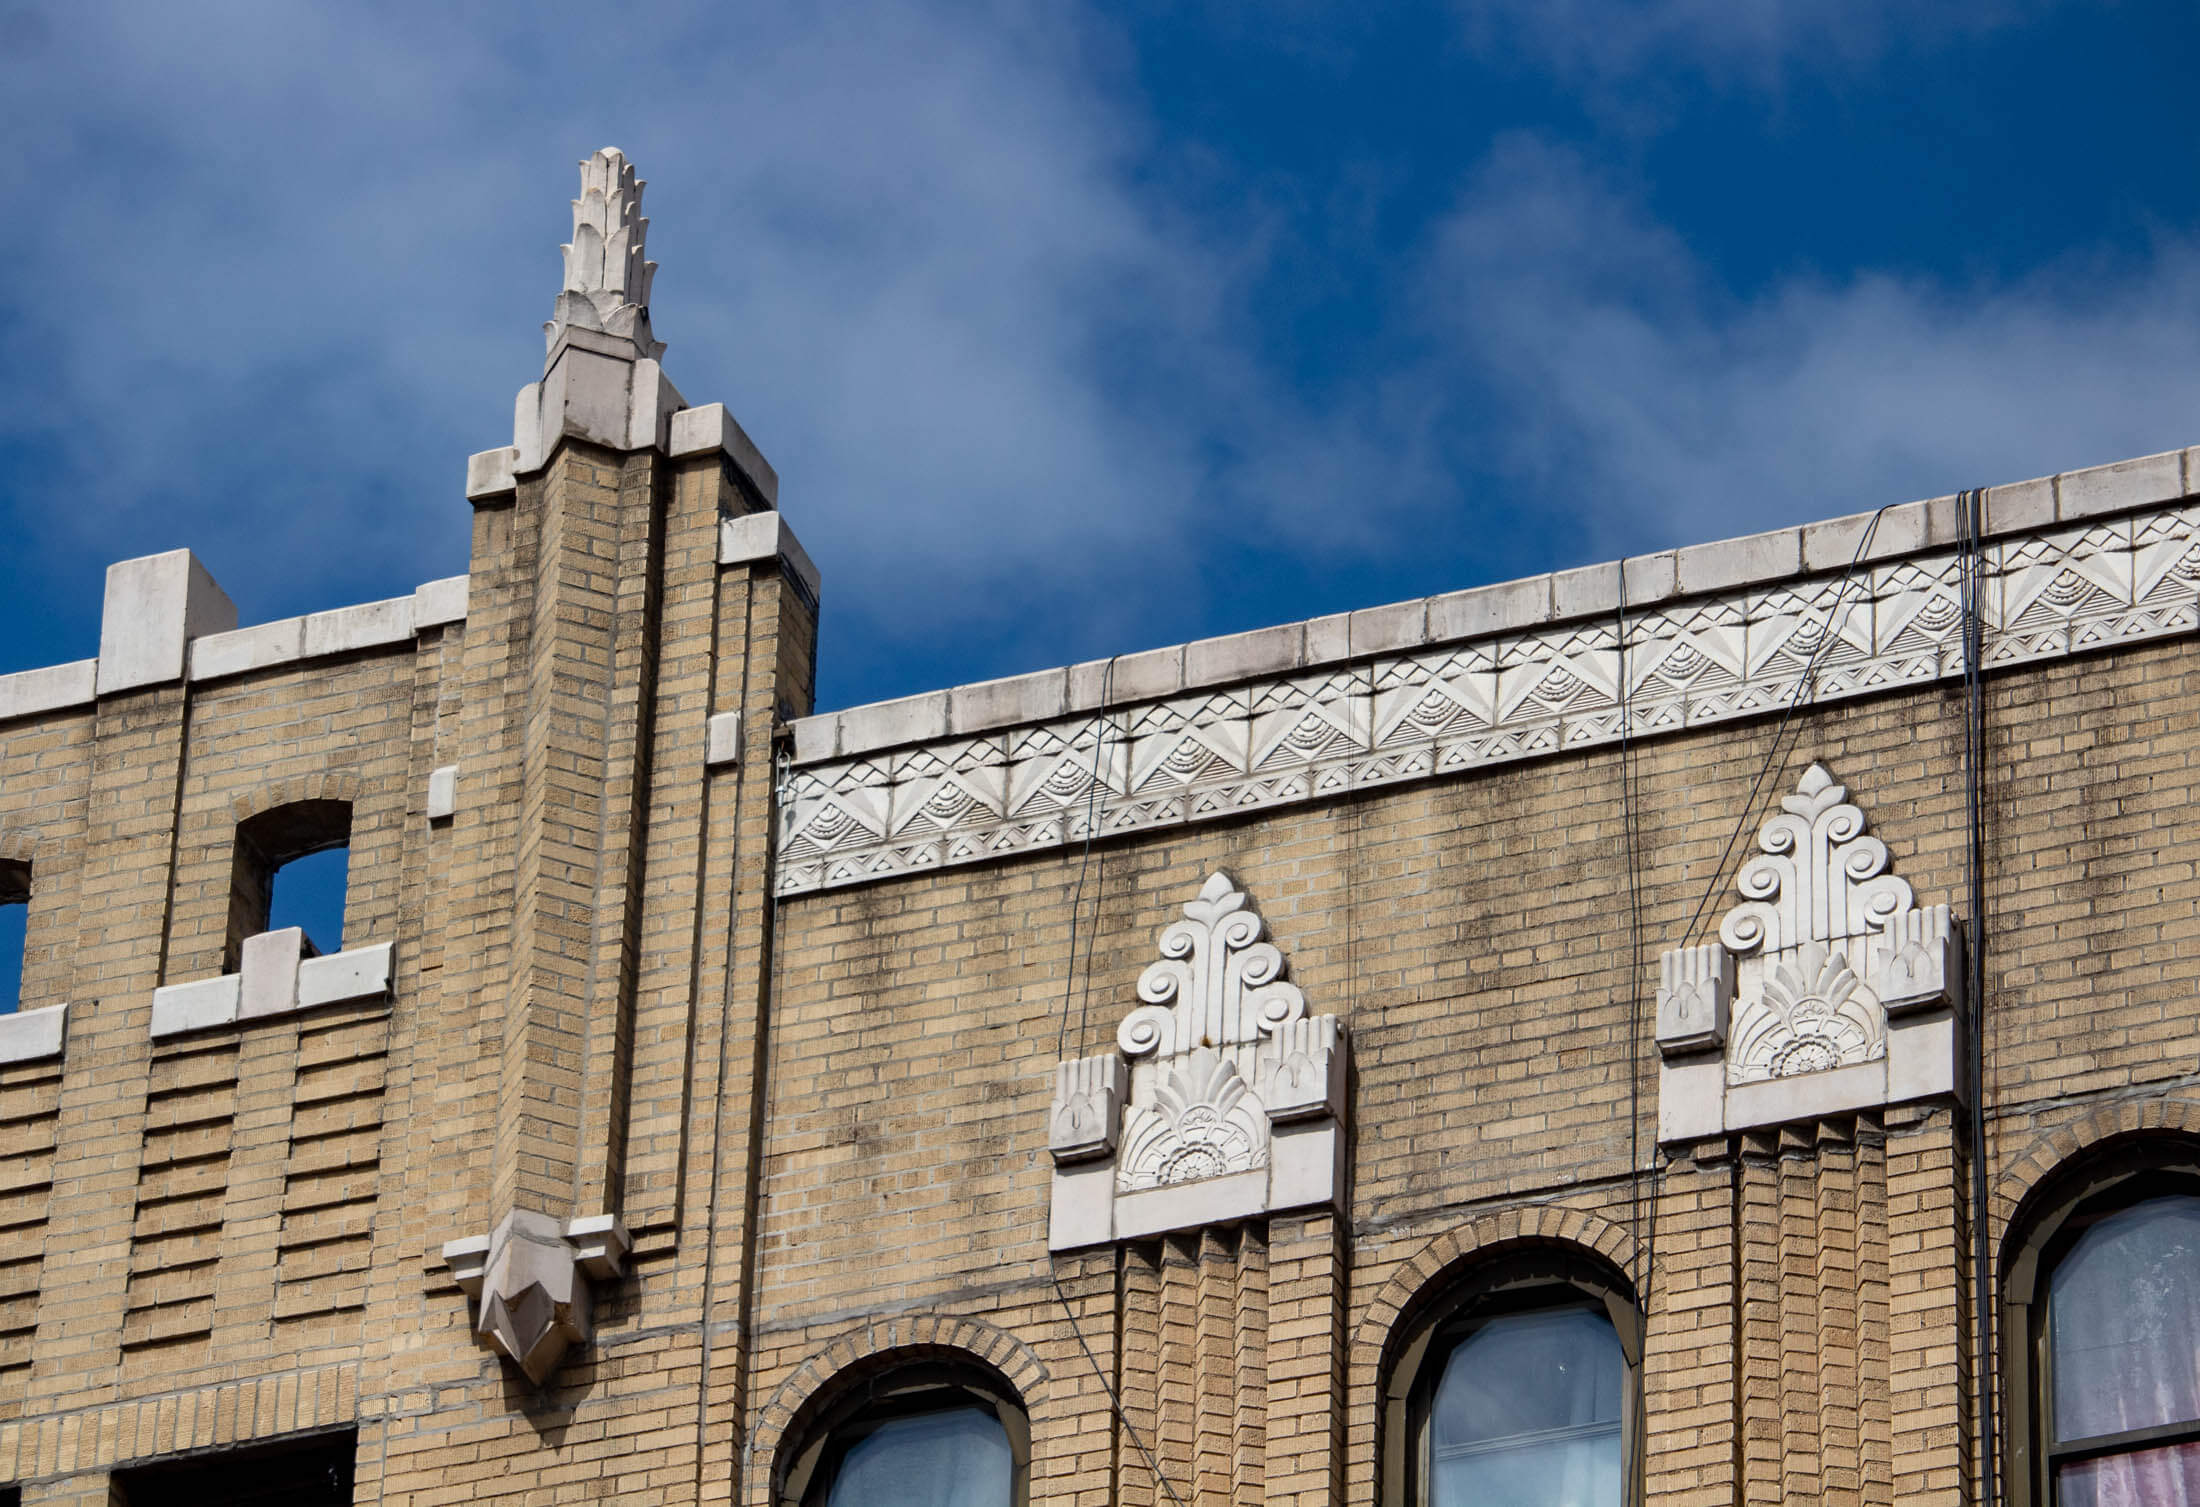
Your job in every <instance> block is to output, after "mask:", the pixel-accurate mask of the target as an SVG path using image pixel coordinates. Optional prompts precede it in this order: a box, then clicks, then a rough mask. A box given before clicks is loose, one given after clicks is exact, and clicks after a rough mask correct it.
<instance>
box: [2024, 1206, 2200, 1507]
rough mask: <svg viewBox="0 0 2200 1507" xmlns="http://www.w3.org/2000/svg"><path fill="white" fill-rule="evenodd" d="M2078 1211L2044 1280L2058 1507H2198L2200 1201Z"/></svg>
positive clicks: (2049, 1442) (2047, 1432) (2051, 1470)
mask: <svg viewBox="0 0 2200 1507" xmlns="http://www.w3.org/2000/svg"><path fill="white" fill-rule="evenodd" d="M2137 1191H2138V1192H2139V1194H2140V1196H2138V1197H2136V1198H2134V1197H2132V1196H2131V1194H2130V1192H2129V1191H2127V1192H2126V1193H2125V1194H2124V1196H2123V1197H2122V1198H2121V1199H2119V1200H2117V1201H2114V1202H2109V1203H2106V1204H2105V1205H2101V1206H2096V1207H2092V1208H2087V1207H2081V1208H2080V1209H2079V1210H2078V1211H2077V1212H2076V1213H2075V1214H2074V1215H2073V1216H2072V1217H2071V1218H2070V1220H2069V1221H2068V1223H2067V1224H2066V1225H2064V1227H2063V1229H2062V1231H2061V1233H2060V1236H2059V1238H2058V1239H2057V1242H2056V1245H2057V1247H2058V1249H2057V1250H2056V1252H2055V1254H2054V1256H2053V1260H2052V1264H2051V1265H2050V1266H2049V1268H2048V1274H2047V1280H2046V1299H2047V1301H2046V1312H2045V1317H2044V1325H2043V1328H2044V1336H2043V1338H2044V1343H2043V1344H2042V1346H2041V1351H2042V1357H2043V1361H2044V1365H2043V1370H2044V1373H2045V1374H2044V1376H2043V1378H2042V1381H2043V1383H2044V1385H2043V1386H2042V1387H2041V1389H2040V1390H2041V1392H2042V1394H2043V1396H2042V1405H2043V1411H2044V1413H2045V1418H2044V1419H2043V1423H2044V1425H2045V1426H2044V1428H2043V1430H2042V1433H2043V1434H2044V1436H2045V1437H2044V1440H2043V1442H2044V1444H2045V1446H2046V1456H2047V1459H2046V1465H2047V1471H2048V1476H2049V1479H2050V1481H2051V1483H2052V1492H2053V1498H2054V1500H2055V1502H2056V1503H2057V1504H2059V1507H2142V1504H2143V1507H2200V1191H2196V1190H2195V1189H2193V1188H2192V1187H2190V1186H2182V1187H2175V1188H2165V1187H2164V1186H2162V1185H2161V1184H2159V1183H2155V1184H2152V1185H2142V1187H2141V1188H2140V1189H2139V1190H2137Z"/></svg>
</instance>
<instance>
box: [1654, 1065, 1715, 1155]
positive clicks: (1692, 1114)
mask: <svg viewBox="0 0 2200 1507" xmlns="http://www.w3.org/2000/svg"><path fill="white" fill-rule="evenodd" d="M1725 1115H1726V1060H1725V1059H1724V1058H1723V1057H1720V1056H1719V1055H1718V1054H1716V1053H1708V1054H1701V1055H1698V1056H1696V1057H1693V1058H1687V1059H1682V1060H1675V1061H1667V1062H1664V1063H1661V1064H1659V1067H1658V1140H1659V1142H1660V1143H1661V1144H1667V1145H1669V1144H1671V1143H1672V1142H1674V1141H1692V1140H1696V1139H1698V1138H1699V1137H1703V1136H1715V1135H1718V1134H1720V1133H1721V1132H1722V1131H1723V1130H1724V1129H1725V1124H1726V1122H1725Z"/></svg>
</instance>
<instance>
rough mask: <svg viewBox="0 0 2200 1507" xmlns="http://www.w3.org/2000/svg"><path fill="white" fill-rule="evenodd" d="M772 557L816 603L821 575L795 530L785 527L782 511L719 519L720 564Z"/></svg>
mask: <svg viewBox="0 0 2200 1507" xmlns="http://www.w3.org/2000/svg"><path fill="white" fill-rule="evenodd" d="M774 559H776V560H777V561H778V562H779V564H780V566H781V567H782V568H783V569H785V570H786V571H787V573H788V574H790V575H792V576H793V577H794V578H795V579H796V580H798V581H800V582H801V583H802V589H803V590H805V591H807V592H808V593H809V594H810V600H811V601H813V602H815V601H816V600H817V598H818V589H819V586H820V585H821V583H822V581H823V577H821V576H820V575H819V574H818V571H817V566H816V564H815V563H814V562H813V561H812V560H811V559H810V552H809V551H808V550H806V549H804V548H803V547H802V541H801V540H800V539H797V538H796V537H795V536H794V530H793V529H792V528H791V527H789V526H788V523H787V520H786V517H785V516H784V515H783V514H780V513H775V512H765V513H747V514H744V515H742V516H741V517H739V518H721V519H719V520H718V563H719V564H720V565H748V564H751V563H753V562H755V561H758V560H774Z"/></svg>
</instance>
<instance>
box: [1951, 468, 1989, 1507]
mask: <svg viewBox="0 0 2200 1507" xmlns="http://www.w3.org/2000/svg"><path fill="white" fill-rule="evenodd" d="M1984 501H1985V493H1984V491H1983V490H1981V489H1979V488H1976V487H1974V488H1972V489H1971V490H1969V491H1967V492H1963V493H1960V494H1959V495H1958V496H1957V498H1956V527H1957V536H1958V541H1959V549H1958V559H1959V561H1960V563H1961V581H1962V589H1963V798H1964V808H1965V810H1964V814H1965V817H1966V822H1967V830H1968V834H1969V841H1968V843H1967V844H1966V851H1965V858H1966V860H1967V862H1966V867H1967V869H1968V871H1969V872H1968V874H1967V876H1966V877H1967V878H1968V880H1969V890H1970V906H1971V936H1970V937H1969V938H1967V939H1966V940H1968V941H1969V942H1970V943H1971V945H1970V947H1969V948H1968V949H1967V950H1966V951H1967V954H1968V957H1967V963H1968V970H1967V971H1968V974H1969V977H1968V978H1967V979H1966V981H1965V982H1966V983H1967V984H1968V985H1969V988H1968V989H1967V990H1966V991H1965V992H1966V993H1967V994H1968V995H1969V1000H1968V1003H1969V1005H1970V1007H1971V1029H1970V1031H1969V1032H1968V1033H1966V1034H1967V1037H1968V1039H1967V1040H1966V1042H1965V1043H1964V1045H1965V1048H1966V1051H1965V1056H1966V1058H1967V1059H1968V1060H1967V1062H1966V1064H1965V1066H1966V1068H1967V1069H1968V1071H1969V1074H1970V1079H1971V1124H1970V1131H1971V1263H1972V1275H1971V1290H1972V1308H1973V1317H1974V1320H1975V1323H1976V1330H1977V1338H1976V1346H1975V1358H1974V1360H1973V1362H1972V1364H1973V1366H1974V1367H1975V1369H1976V1371H1977V1373H1978V1374H1977V1376H1976V1377H1975V1378H1974V1387H1975V1389H1976V1397H1977V1404H1976V1405H1977V1407H1978V1426H1979V1466H1978V1469H1979V1500H1980V1501H1981V1503H1982V1504H1984V1507H1993V1503H1994V1502H1995V1500H1996V1499H1997V1496H1998V1493H1997V1491H1996V1489H1995V1488H1996V1482H1995V1464H1996V1461H1995V1458H1994V1453H1995V1449H1994V1443H1995V1440H1994V1436H1995V1429H1994V1382H1993V1375H1994V1293H1993V1264H1992V1263H1993V1251H1992V1242H1991V1241H1990V1240H1989V1238H1988V1230H1987V1223H1986V1199H1987V1187H1986V835H1985V825H1984V820H1983V812H1984V805H1985V802H1984V799H1983V795H1984V786H1985V774H1984V768H1983V766H1984V764H1985V756H1986V690H1985V678H1984V677H1985V664H1984V660H1985V655H1986V623H1985V617H1984V614H1983V613H1982V612H1981V611H1980V607H1979V598H1980V594H1981V588H1982V587H1983V586H1984V584H1985V575H1986V556H1985V548H1984V538H1983V535H1984V532H1985V530H1984V527H1983V525H1984V522H1985V519H1984V506H1983V504H1984Z"/></svg>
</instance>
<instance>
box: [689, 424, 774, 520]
mask: <svg viewBox="0 0 2200 1507" xmlns="http://www.w3.org/2000/svg"><path fill="white" fill-rule="evenodd" d="M667 451H668V453H669V454H670V455H671V456H672V458H673V459H674V460H683V459H685V458H687V457H688V456H691V455H710V454H714V453H719V452H723V453H724V455H725V457H726V458H727V459H728V460H730V461H732V462H733V465H734V469H735V470H737V471H739V472H740V473H741V476H742V479H743V480H745V481H746V482H747V483H748V484H749V487H750V488H751V489H752V490H753V491H754V492H755V493H756V495H757V496H759V497H761V498H762V499H763V500H764V506H765V507H767V508H776V507H778V506H779V473H778V472H777V471H775V470H773V469H772V463H771V462H770V461H768V460H766V459H764V452H763V451H761V450H759V449H757V448H756V441H754V440H752V439H750V438H749V434H748V431H747V430H746V429H743V428H742V427H741V425H740V424H739V422H738V421H736V420H735V418H734V416H733V415H732V414H731V413H729V412H727V411H726V405H725V404H723V403H705V404H704V405H703V406H702V407H700V408H688V409H683V410H681V411H680V412H679V413H676V414H674V415H673V416H672V435H671V443H670V444H669V445H668V446H667Z"/></svg>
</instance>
